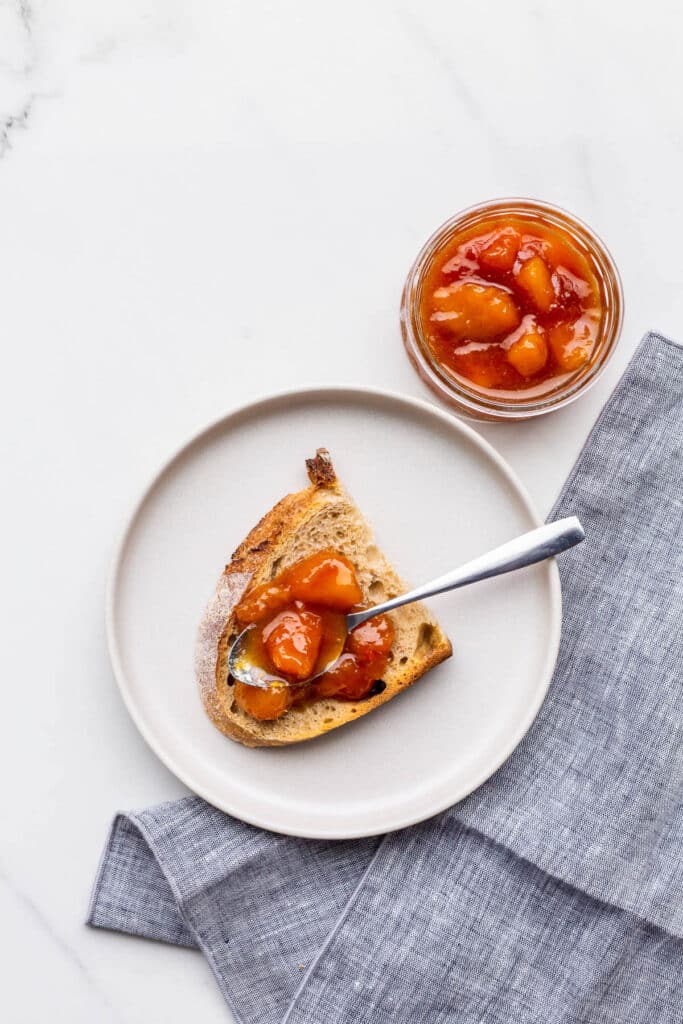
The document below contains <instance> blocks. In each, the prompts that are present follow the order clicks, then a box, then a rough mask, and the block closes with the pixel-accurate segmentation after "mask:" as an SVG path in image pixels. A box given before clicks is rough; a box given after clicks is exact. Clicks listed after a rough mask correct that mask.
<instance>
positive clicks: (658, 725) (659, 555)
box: [88, 334, 683, 1024]
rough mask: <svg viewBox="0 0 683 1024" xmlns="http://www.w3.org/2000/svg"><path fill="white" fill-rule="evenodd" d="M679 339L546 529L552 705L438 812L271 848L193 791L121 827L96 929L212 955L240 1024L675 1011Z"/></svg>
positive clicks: (576, 472)
mask: <svg viewBox="0 0 683 1024" xmlns="http://www.w3.org/2000/svg"><path fill="white" fill-rule="evenodd" d="M682 440H683V349H681V348H680V347H679V346H677V345H676V344H675V343H673V342H672V341H669V340H668V339H667V338H664V337H662V336H661V335H657V334H649V335H647V336H646V337H645V338H644V340H643V341H642V343H641V345H640V347H639V349H638V351H637V352H636V354H635V356H634V357H633V359H632V361H631V363H630V365H629V367H628V368H627V370H626V373H625V374H624V376H623V377H622V379H621V381H620V383H619V384H618V386H617V388H616V390H615V392H614V394H613V395H612V397H611V399H610V400H609V402H608V404H607V406H606V407H605V409H604V410H603V412H602V414H601V416H600V418H599V420H598V422H597V423H596V425H595V427H594V428H593V430H592V432H591V435H590V437H589V438H588V441H587V442H586V445H585V447H584V449H583V452H582V453H581V456H580V457H579V459H578V461H577V463H576V466H575V467H574V469H573V471H572V473H571V475H570V477H569V479H568V481H567V483H566V484H565V487H564V488H563V491H562V495H561V497H560V499H559V500H558V502H557V504H556V506H555V508H554V509H553V512H552V513H551V516H550V518H551V519H556V518H559V517H561V516H563V515H569V514H576V515H578V516H579V518H580V519H581V521H582V523H583V525H584V527H585V529H586V535H587V540H586V541H585V542H584V543H583V544H582V545H580V546H579V547H578V548H577V549H576V550H575V551H573V552H571V553H568V554H565V555H564V556H563V557H562V558H561V559H560V561H559V566H560V574H561V577H562V589H563V601H564V624H563V635H562V643H561V650H560V656H559V660H558V665H557V669H556V672H555V677H554V679H553V683H552V686H551V688H550V691H549V694H548V697H547V699H546V701H545V704H544V705H543V708H542V709H541V712H540V714H539V716H538V718H537V719H536V722H535V723H534V725H533V726H532V728H531V730H530V731H529V733H528V734H527V736H526V737H525V739H524V740H523V741H522V743H521V744H520V745H519V747H518V748H517V750H516V751H515V752H514V754H513V755H512V757H511V758H510V759H509V760H508V761H507V763H506V764H505V765H504V766H503V767H502V768H501V769H499V771H498V772H497V773H496V774H495V775H494V776H493V777H492V778H491V779H490V780H489V781H488V782H487V783H486V784H485V785H484V786H482V787H481V788H480V789H479V790H477V791H476V792H475V793H473V794H472V795H471V796H470V797H468V798H467V799H466V800H464V801H462V802H461V803H460V804H458V805H456V806H455V807H453V808H451V809H450V810H448V811H446V812H444V813H443V814H440V815H438V816H437V817H436V818H432V819H431V820H429V821H427V822H423V823H422V824H420V825H417V826H414V827H413V828H410V829H405V830H403V831H400V832H394V833H391V834H389V835H387V836H384V837H377V838H372V839H365V840H355V841H352V842H319V841H313V840H303V839H295V838H291V837H287V836H278V835H274V834H272V833H268V832H264V831H261V830H259V829H256V828H253V827H251V826H249V825H246V824H244V823H242V822H240V821H237V820H235V819H233V818H230V817H229V816H227V815H225V814H223V813H222V812H220V811H217V810H216V809H215V808H213V807H211V806H209V805H208V804H206V803H205V802H204V801H202V800H200V799H199V798H197V797H188V798H186V799H183V800H179V801H174V802H172V803H167V804H162V805H161V806H158V807H153V808H150V809H148V810H145V811H141V812H137V813H130V814H120V815H118V816H117V818H116V819H115V821H114V824H113V827H112V830H111V833H110V836H109V840H108V842H107V845H106V848H105V851H104V855H103V858H102V862H101V865H100V868H99V871H98V875H97V879H96V882H95V887H94V891H93V895H92V900H91V905H90V910H89V914H88V923H89V924H91V925H94V926H97V927H105V928H113V929H116V930H119V931H124V932H129V933H131V934H134V935H141V936H146V937H149V938H155V939H160V940H162V941H165V942H171V943H175V944H179V945H186V946H198V947H199V948H201V949H202V951H203V952H204V954H205V956H206V957H207V959H208V961H209V963H210V964H211V967H212V969H213V971H214V974H215V976H216V979H217V981H218V984H219V985H220V987H221V990H222V992H223V994H224V996H225V998H226V1000H227V1002H228V1003H229V1005H230V1007H231V1009H232V1011H233V1013H234V1015H235V1017H236V1018H237V1020H238V1021H241V1022H243V1024H257V1022H258V1024H304V1022H305V1024H334V1022H343V1024H347V1022H348V1024H351V1022H353V1024H365V1022H368V1024H369V1022H372V1024H385V1022H386V1024H388V1022H389V1021H392V1022H395V1021H406V1022H408V1021H409V1022H411V1024H442V1022H444V1024H445V1022H449V1024H455V1022H457V1024H509V1022H511V1021H515V1022H519V1024H645V1022H647V1024H652V1022H655V1021H656V1022H657V1024H668V1022H671V1024H674V1022H676V1024H680V1021H681V1020H683V986H682V985H681V981H680V979H681V977H682V976H683V899H682V898H681V897H682V894H683V678H682V677H683V672H682V666H683V614H682V611H683V543H682V541H683V449H682Z"/></svg>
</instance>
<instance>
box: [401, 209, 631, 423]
mask: <svg viewBox="0 0 683 1024" xmlns="http://www.w3.org/2000/svg"><path fill="white" fill-rule="evenodd" d="M622 317H623V295H622V289H621V282H620V279H619V273H618V271H617V268H616V266H615V265H614V262H613V260H612V258H611V256H610V254H609V252H608V251H607V248H606V247H605V245H604V243H603V242H602V241H601V240H600V239H599V238H598V236H597V235H596V234H595V233H594V232H593V231H592V230H591V229H590V228H589V227H588V226H587V225H586V224H584V223H582V222H581V221H580V220H578V219H577V218H576V217H574V216H572V215H571V214H569V213H567V212H566V211H565V210H561V209H559V208H558V207H555V206H550V205H548V204H547V203H541V202H538V201H536V200H532V199H499V200H495V201H493V202H489V203H482V204H480V205H478V206H473V207H470V209H468V210H464V211H463V212H462V213H459V214H456V216H455V217H452V218H451V220H449V221H447V222H446V223H445V224H443V225H442V226H441V227H440V228H439V229H438V230H437V231H436V232H435V233H434V234H433V235H432V237H431V238H430V239H429V240H428V241H427V242H426V243H425V245H424V246H423V248H422V250H421V252H420V253H419V255H418V257H417V259H416V260H415V263H414V264H413V266H412V268H411V270H410V273H409V274H408V278H407V280H406V283H405V287H404V290H403V298H402V302H401V329H402V332H403V340H404V343H405V346H406V349H407V352H408V355H409V356H410V359H411V361H412V363H413V365H414V366H415V368H416V369H417V371H418V373H419V374H420V376H421V377H422V378H423V380H424V381H425V382H426V383H427V384H428V385H429V386H430V387H431V388H432V390H433V391H435V392H436V394H437V395H438V396H439V397H440V398H442V399H443V400H444V401H446V402H448V403H449V404H450V405H452V406H453V407H454V408H455V409H456V410H458V411H459V412H461V413H464V414H465V415H467V416H469V417H471V418H473V419H478V420H521V419H527V418H529V417H531V416H540V415H542V414H543V413H546V412H550V411H551V410H553V409H559V408H560V407H561V406H563V405H566V404H567V403H568V402H571V401H573V400H574V399H575V398H577V397H578V396H579V395H580V394H582V393H583V392H584V391H586V389H587V388H588V387H590V386H591V384H593V382H594V381H595V380H597V378H598V376H599V375H600V373H601V372H602V370H603V369H604V367H605V365H606V364H607V361H608V360H609V358H610V356H611V355H612V352H613V351H614V348H615V346H616V344H617V341H618V339H619V334H620V331H621V324H622Z"/></svg>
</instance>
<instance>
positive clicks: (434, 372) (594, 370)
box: [401, 197, 624, 421]
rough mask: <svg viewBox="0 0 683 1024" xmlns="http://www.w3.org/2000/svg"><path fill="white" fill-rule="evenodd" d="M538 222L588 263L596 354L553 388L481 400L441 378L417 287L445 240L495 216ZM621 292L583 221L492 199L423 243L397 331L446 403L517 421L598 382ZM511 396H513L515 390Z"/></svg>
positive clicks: (515, 200) (548, 207) (615, 333)
mask: <svg viewBox="0 0 683 1024" xmlns="http://www.w3.org/2000/svg"><path fill="white" fill-rule="evenodd" d="M503 214H506V215H508V216H518V217H522V218H523V217H524V216H525V215H526V216H528V217H530V219H536V220H539V219H542V220H543V221H545V222H546V223H548V224H549V225H550V226H556V227H559V228H561V229H562V230H563V231H564V232H565V233H566V234H568V235H569V236H570V238H571V239H572V241H573V242H574V243H575V244H576V245H577V247H578V248H579V250H582V251H583V252H584V254H585V255H587V256H588V258H589V259H590V262H591V265H592V267H593V270H594V272H595V273H596V277H597V279H598V283H599V286H600V289H601V302H602V308H603V316H602V323H601V327H600V335H599V338H598V341H597V346H596V349H597V351H596V353H595V355H594V356H593V358H591V360H590V362H589V363H588V364H587V365H586V366H585V367H583V368H580V369H579V370H577V371H576V372H575V373H574V374H573V375H572V376H571V377H570V378H569V380H565V381H563V383H562V384H560V385H558V386H557V387H556V388H554V389H551V390H548V391H546V392H544V393H543V394H542V395H536V396H534V397H531V398H526V399H525V398H512V397H511V398H509V399H508V398H500V396H496V397H492V396H487V395H486V394H485V393H484V392H483V391H480V390H478V389H476V388H475V387H472V388H469V387H467V386H466V385H464V384H460V383H459V382H458V381H457V380H456V379H455V378H454V377H452V376H450V375H448V374H446V372H445V371H444V369H443V368H442V367H441V366H440V364H439V363H438V361H437V360H436V359H435V357H434V355H433V353H432V352H431V350H430V348H429V346H428V345H427V343H426V339H425V338H424V335H423V331H422V323H421V320H420V317H419V308H418V307H419V300H420V295H421V292H420V288H421V284H422V281H423V278H424V275H425V273H426V271H427V269H428V268H429V266H430V265H431V261H432V258H433V256H434V254H435V253H436V252H437V251H438V249H439V248H440V247H441V246H443V244H444V243H445V242H447V241H448V240H449V238H450V237H452V236H453V235H455V234H457V233H458V232H460V231H463V230H465V229H467V228H470V227H473V226H476V224H477V223H478V222H480V221H484V220H488V219H490V218H492V217H495V216H496V215H503ZM623 307H624V299H623V289H622V284H621V278H620V275H619V271H618V269H617V266H616V264H615V262H614V259H613V258H612V255H611V253H610V251H609V249H608V248H607V246H606V244H605V243H604V241H603V240H602V239H601V238H600V236H599V235H598V234H597V232H596V231H594V230H593V228H591V227H590V226H589V225H588V224H586V222H585V221H583V220H581V219H580V218H579V217H576V216H575V215H574V214H573V213H570V212H569V211H568V210H565V209H564V208H562V207H560V206H555V205H554V204H552V203H546V202H544V201H543V200H539V199H532V198H527V197H507V198H500V199H492V200H488V201H486V202H482V203H476V204H474V205H473V206H469V207H466V208H465V209H463V210H460V211H459V212H458V213H456V214H454V215H453V216H452V217H450V218H448V220H446V221H444V223H443V224H441V225H440V226H439V227H438V228H437V229H436V230H435V231H434V232H432V234H431V235H430V236H429V238H428V239H427V240H426V242H425V243H424V245H423V246H422V248H421V249H420V251H419V252H418V254H417V256H416V258H415V260H414V262H413V265H412V266H411V268H410V270H409V272H408V276H407V278H406V282H405V285H404V289H403V295H402V299H401V331H402V334H403V341H404V345H405V347H406V350H407V353H408V356H409V358H410V360H411V362H412V363H413V366H414V367H415V369H416V370H417V372H418V374H419V375H420V376H421V377H422V379H423V380H424V381H425V383H426V384H427V385H428V386H429V387H430V388H431V389H432V391H434V392H436V394H437V395H438V396H439V397H440V398H441V399H442V400H444V401H446V402H447V403H448V404H450V405H452V406H455V408H456V409H457V410H458V411H460V412H461V413H464V414H465V415H467V416H469V417H470V418H473V419H481V420H498V421H500V420H521V419H528V418H531V417H535V416H541V415H543V414H544V413H547V412H551V411H553V410H555V409H559V408H562V407H563V406H565V405H567V404H568V403H569V402H572V401H574V399H575V398H578V397H579V395H582V394H584V393H585V392H586V391H587V390H588V389H589V388H590V387H591V386H592V385H593V384H594V383H595V381H596V380H597V379H598V378H599V376H600V374H601V373H602V372H603V370H604V369H605V367H606V366H607V364H608V362H609V360H610V358H611V357H612V354H613V352H614V349H615V348H616V345H617V342H618V340H619V336H620V333H621V327H622V324H623ZM515 394H519V393H518V392H516V393H515Z"/></svg>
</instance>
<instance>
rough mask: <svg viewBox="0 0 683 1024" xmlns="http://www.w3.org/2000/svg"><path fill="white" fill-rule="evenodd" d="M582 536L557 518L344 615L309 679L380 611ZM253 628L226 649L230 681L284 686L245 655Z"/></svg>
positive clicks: (535, 558)
mask: <svg viewBox="0 0 683 1024" xmlns="http://www.w3.org/2000/svg"><path fill="white" fill-rule="evenodd" d="M584 537H585V533H584V532H583V527H582V526H581V523H580V522H579V520H578V519H577V518H576V516H568V517H567V518H566V519H558V520H557V521H556V522H554V523H548V524H547V525H546V526H539V527H538V529H536V530H530V531H529V533H523V534H522V536H521V537H516V538H515V539H514V540H509V541H508V542H507V543H506V544H501V546H500V547H497V548H494V549H493V551H489V552H487V554H485V555H480V556H479V557H478V558H475V559H473V560H472V561H471V562H466V563H465V565H461V566H460V568H459V569H453V570H452V571H451V572H448V573H446V575H445V576H439V577H438V578H437V579H435V580H432V581H431V583H424V584H423V585H422V586H421V587H416V588H415V589H414V590H409V591H408V593H407V594H399V596H398V597H394V598H392V599H391V600H390V601H383V602H382V604H376V605H373V607H372V608H365V609H364V610H363V611H361V612H351V613H350V614H349V615H347V616H346V634H345V635H344V637H343V639H342V640H341V641H340V644H339V650H338V652H337V653H336V654H335V656H334V657H333V658H331V659H330V660H329V661H328V662H327V664H326V665H325V666H324V668H322V669H321V670H320V671H319V672H316V674H315V676H312V677H311V680H312V679H317V678H318V676H321V675H322V674H323V672H326V671H327V670H328V669H329V668H330V667H331V666H332V665H333V664H334V662H335V661H336V660H337V658H338V657H339V655H340V654H341V652H342V650H343V647H344V642H345V640H346V636H347V635H348V633H350V632H351V630H352V629H355V628H356V626H360V625H361V624H362V623H363V622H367V621H368V619H373V618H374V617H375V615H381V614H382V613H383V612H390V611H391V610H392V609H393V608H400V607H401V606H402V605H404V604H412V603H413V601H421V600H423V599H424V598H427V597H434V596H435V595H436V594H444V593H446V591H448V590H457V589H458V587H465V586H467V584H468V583H477V582H478V581H479V580H486V579H489V578H490V577H491V576H501V575H502V574H503V573H506V572H512V571H513V570H514V569H523V568H524V567H525V566H527V565H534V563H535V562H542V561H543V560H544V559H546V558H552V556H553V555H559V554H560V552H562V551H566V550H567V549H568V548H573V547H574V545H575V544H580V543H581V541H582V540H583V539H584ZM254 628H255V627H254V626H253V625H251V626H247V628H246V629H244V630H243V631H242V632H241V633H240V635H239V636H238V637H237V639H236V640H235V642H234V644H233V645H232V647H231V648H230V654H229V656H228V669H229V672H230V675H231V676H232V677H233V679H238V680H239V681H240V682H242V683H246V684H247V685H248V686H258V687H260V688H261V689H264V690H267V689H268V688H269V687H270V686H272V685H286V684H285V681H284V680H283V679H281V678H280V677H279V676H276V675H273V674H271V673H269V672H268V671H266V669H264V668H262V667H261V666H260V665H254V664H253V663H252V662H251V661H250V660H249V656H248V650H247V643H246V640H247V635H248V633H249V632H250V630H252V629H254ZM311 680H308V682H310V681H311Z"/></svg>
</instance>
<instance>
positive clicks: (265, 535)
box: [195, 449, 452, 747]
mask: <svg viewBox="0 0 683 1024" xmlns="http://www.w3.org/2000/svg"><path fill="white" fill-rule="evenodd" d="M306 465H307V469H308V473H309V478H310V480H311V485H310V486H309V487H307V488H305V489H304V490H302V491H299V492H297V493H295V494H288V495H287V496H286V497H285V498H283V499H282V500H281V501H279V502H278V503H277V505H275V506H274V507H273V508H272V509H271V510H270V511H269V512H268V513H266V515H265V516H264V517H263V518H262V519H261V520H260V522H259V523H257V524H256V526H255V527H254V528H253V529H252V530H251V532H250V533H249V534H248V536H247V537H246V538H245V539H244V541H243V542H242V543H241V544H240V545H239V547H238V548H237V549H236V550H235V552H234V554H233V556H232V559H231V561H230V563H229V564H228V565H227V566H226V567H225V569H224V571H223V573H222V575H221V577H220V579H219V580H218V583H217V586H216V590H215V592H214V595H213V597H212V598H211V600H210V602H209V604H208V606H207V608H206V610H205V613H204V616H203V617H202V620H201V623H200V626H199V633H198V638H197V647H196V654H195V672H196V677H197V682H198V684H199V691H200V695H201V699H202V703H203V705H204V709H205V711H206V713H207V715H208V716H209V718H210V719H211V721H212V722H213V724H214V725H215V726H216V727H217V728H218V729H220V731H221V732H223V733H224V734H225V735H226V736H229V737H230V738H231V739H234V740H237V741H238V742H239V743H242V744H244V745H246V746H250V747H280V746H285V745H288V744H290V743H294V742H300V741H302V740H305V739H313V738H315V736H318V735H321V734H322V733H324V732H327V731H329V729H328V727H327V726H322V727H320V728H318V729H317V731H314V732H305V731H303V732H302V734H301V735H294V736H291V737H290V736H287V738H281V737H273V736H270V735H268V733H267V732H266V731H265V730H264V729H263V725H264V723H261V722H259V721H257V720H256V719H248V720H247V719H246V718H245V717H243V718H242V720H241V721H240V720H238V718H237V717H236V715H235V714H234V713H233V712H232V711H231V705H232V700H233V698H232V694H231V692H230V691H231V686H230V685H229V680H228V678H227V675H226V672H225V665H226V663H227V656H228V652H229V649H230V646H231V644H232V640H233V638H234V635H235V632H236V624H235V622H234V619H233V611H234V609H235V607H236V606H237V604H238V603H239V601H240V600H241V598H242V596H243V595H244V594H245V593H246V591H247V589H248V588H249V587H250V586H251V585H252V582H253V583H254V584H256V583H258V582H261V577H264V578H265V574H266V570H267V569H268V568H269V567H270V566H271V565H272V563H273V561H274V558H276V557H277V556H278V555H279V554H280V553H281V552H282V551H283V549H284V548H285V547H286V545H287V539H288V538H289V537H292V536H293V535H294V534H295V533H296V530H297V528H298V527H299V526H300V525H301V524H302V523H303V522H305V520H306V519H307V518H308V517H309V516H310V515H311V513H312V512H313V511H314V510H315V508H316V506H318V505H320V504H321V503H323V502H327V501H330V500H334V495H339V496H341V494H342V492H341V488H340V487H339V484H338V482H337V478H336V475H335V472H334V467H333V466H332V462H331V459H330V456H329V453H328V452H327V451H326V449H318V451H317V453H316V456H315V458H313V459H309V460H307V462H306ZM434 628H435V630H436V632H437V635H436V639H435V642H434V644H433V646H432V647H431V649H430V650H429V652H425V654H424V656H422V657H421V660H420V663H419V665H418V666H416V665H415V664H410V663H408V664H406V666H405V668H404V669H403V670H401V668H400V666H394V667H393V670H392V684H391V687H387V688H386V689H385V690H384V691H383V692H382V693H378V694H376V695H374V696H372V697H366V698H364V699H363V700H360V701H356V702H347V701H334V700H332V701H330V703H331V704H333V705H334V706H335V714H334V719H333V724H332V725H330V726H329V728H337V727H338V726H340V725H344V724H346V723H347V722H351V721H355V720H356V719H358V718H361V717H362V716H363V715H366V714H368V713H369V712H370V711H373V710H374V709H375V708H377V707H379V706H380V704H384V703H386V701H388V700H391V698H392V697H394V696H396V694H397V693H399V692H401V691H402V690H404V689H407V688H408V687H409V686H410V685H412V683H414V682H416V681H417V679H419V678H421V676H423V675H424V674H425V673H426V672H428V671H429V669H431V668H433V667H434V666H435V665H437V664H439V663H440V662H441V661H444V660H445V659H446V658H448V657H449V656H450V655H451V653H452V648H451V644H450V641H449V640H448V638H447V637H446V636H445V635H444V634H443V633H442V632H441V630H440V629H438V626H437V625H436V624H434ZM352 706H353V710H352ZM298 708H305V705H298V706H297V708H295V709H293V710H292V711H291V712H288V715H296V713H297V709H298Z"/></svg>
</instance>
